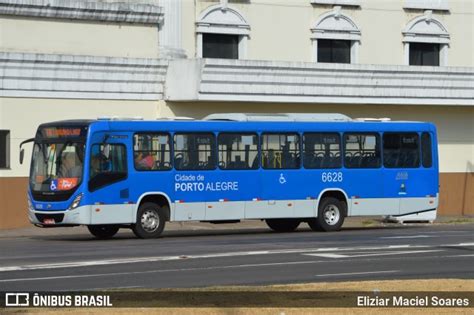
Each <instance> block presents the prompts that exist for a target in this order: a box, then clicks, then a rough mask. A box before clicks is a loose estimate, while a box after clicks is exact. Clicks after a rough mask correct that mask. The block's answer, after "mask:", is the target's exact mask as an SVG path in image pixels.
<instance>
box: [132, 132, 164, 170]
mask: <svg viewBox="0 0 474 315" xmlns="http://www.w3.org/2000/svg"><path fill="white" fill-rule="evenodd" d="M170 142H171V139H170V136H169V135H168V134H166V133H146V134H144V133H139V134H135V135H134V136H133V159H134V165H135V169H136V170H138V171H166V170H170V169H171V144H170Z"/></svg>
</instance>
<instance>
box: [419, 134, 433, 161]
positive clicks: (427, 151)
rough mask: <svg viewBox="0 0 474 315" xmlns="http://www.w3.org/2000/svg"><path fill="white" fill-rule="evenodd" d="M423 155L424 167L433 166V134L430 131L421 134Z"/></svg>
mask: <svg viewBox="0 0 474 315" xmlns="http://www.w3.org/2000/svg"><path fill="white" fill-rule="evenodd" d="M421 157H422V164H423V167H427V168H428V167H431V166H433V156H432V146H431V135H430V134H429V133H428V132H423V133H422V134H421Z"/></svg>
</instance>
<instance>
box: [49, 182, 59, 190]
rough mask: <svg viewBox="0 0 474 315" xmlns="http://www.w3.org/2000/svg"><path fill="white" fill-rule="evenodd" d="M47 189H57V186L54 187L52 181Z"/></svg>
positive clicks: (54, 183)
mask: <svg viewBox="0 0 474 315" xmlns="http://www.w3.org/2000/svg"><path fill="white" fill-rule="evenodd" d="M49 189H51V190H56V189H58V186H56V181H54V180H52V181H51V184H50V185H49Z"/></svg>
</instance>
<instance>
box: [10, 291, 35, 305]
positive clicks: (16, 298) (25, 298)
mask: <svg viewBox="0 0 474 315" xmlns="http://www.w3.org/2000/svg"><path fill="white" fill-rule="evenodd" d="M5 306H30V294H29V293H5Z"/></svg>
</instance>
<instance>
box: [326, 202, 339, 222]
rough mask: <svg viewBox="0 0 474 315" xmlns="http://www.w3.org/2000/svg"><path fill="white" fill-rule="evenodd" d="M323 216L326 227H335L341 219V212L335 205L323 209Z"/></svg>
mask: <svg viewBox="0 0 474 315" xmlns="http://www.w3.org/2000/svg"><path fill="white" fill-rule="evenodd" d="M323 216H324V221H326V223H327V224H328V225H336V224H337V223H338V222H339V218H340V217H341V212H340V211H339V208H338V207H337V206H336V205H327V206H326V208H324V212H323Z"/></svg>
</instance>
